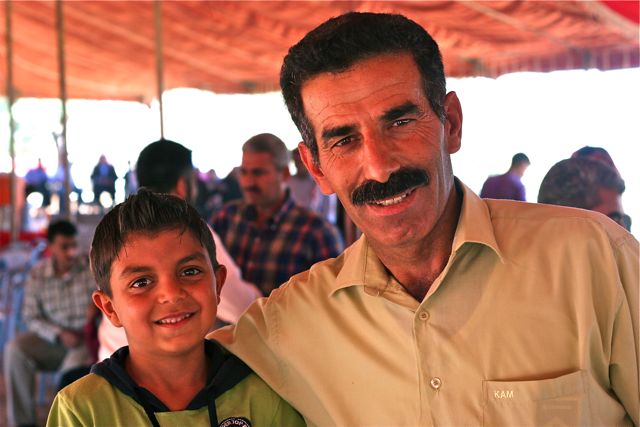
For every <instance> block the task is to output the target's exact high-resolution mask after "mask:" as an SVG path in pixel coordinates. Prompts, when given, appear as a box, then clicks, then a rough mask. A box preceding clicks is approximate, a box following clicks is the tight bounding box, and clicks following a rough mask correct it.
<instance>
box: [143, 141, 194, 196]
mask: <svg viewBox="0 0 640 427" xmlns="http://www.w3.org/2000/svg"><path fill="white" fill-rule="evenodd" d="M192 170H193V163H192V162H191V150H189V149H188V148H186V147H184V146H183V145H180V144H178V143H177V142H173V141H169V140H168V139H161V140H159V141H156V142H152V143H151V144H149V145H147V146H146V147H145V148H144V149H143V150H142V151H141V152H140V155H139V156H138V161H137V163H136V177H137V178H138V184H139V185H140V186H141V187H148V188H150V189H152V190H153V191H157V192H158V193H170V192H171V191H173V190H174V189H175V188H176V185H177V184H178V179H179V178H180V177H182V176H186V175H187V174H190V173H191V172H192Z"/></svg>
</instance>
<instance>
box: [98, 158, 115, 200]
mask: <svg viewBox="0 0 640 427" xmlns="http://www.w3.org/2000/svg"><path fill="white" fill-rule="evenodd" d="M116 179H118V175H117V174H116V170H115V168H114V167H113V165H112V164H111V163H109V162H108V161H107V158H106V157H105V156H104V155H101V156H100V159H99V160H98V164H97V165H95V167H94V168H93V171H92V172H91V184H93V202H94V203H95V204H100V196H101V195H102V193H104V192H107V193H109V195H110V196H111V204H112V205H113V204H115V200H116Z"/></svg>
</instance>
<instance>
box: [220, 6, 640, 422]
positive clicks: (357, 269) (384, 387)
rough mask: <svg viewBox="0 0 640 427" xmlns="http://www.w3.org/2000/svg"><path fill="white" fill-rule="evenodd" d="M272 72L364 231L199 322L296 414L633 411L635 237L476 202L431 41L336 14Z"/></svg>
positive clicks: (574, 416) (518, 415)
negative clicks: (234, 316)
mask: <svg viewBox="0 0 640 427" xmlns="http://www.w3.org/2000/svg"><path fill="white" fill-rule="evenodd" d="M280 82H281V85H282V91H283V95H284V98H285V101H286V103H287V106H288V108H289V111H290V113H291V115H292V118H293V120H294V122H295V123H296V124H297V126H298V129H300V131H301V133H302V135H303V139H304V144H302V145H300V146H299V148H300V152H301V154H302V158H303V159H304V161H305V164H306V165H307V167H308V168H309V171H310V172H311V174H312V175H313V176H314V177H315V179H316V180H317V181H318V183H319V185H320V187H321V188H322V190H323V191H324V192H325V193H331V192H335V193H337V195H338V197H339V199H340V201H341V202H342V204H343V205H344V207H345V209H346V211H347V213H348V214H349V216H350V217H351V219H352V220H353V221H354V222H355V223H356V225H358V227H359V228H360V229H361V230H362V231H363V236H362V238H360V239H359V240H358V241H357V242H356V243H354V244H353V245H352V246H351V247H349V248H347V249H346V250H345V251H344V253H343V254H342V255H341V256H339V257H338V258H336V259H332V260H327V261H325V262H322V263H319V264H316V265H314V266H313V267H312V268H311V269H310V270H309V271H307V272H304V273H302V274H299V275H297V276H294V277H293V278H292V279H291V280H290V281H289V282H288V283H286V284H285V285H283V286H282V287H280V288H279V289H277V290H276V291H274V292H273V293H272V294H271V296H270V298H269V299H267V300H259V301H258V302H257V303H255V304H253V305H252V306H251V307H249V309H248V310H247V311H246V312H245V314H244V315H243V316H242V317H241V318H240V319H239V321H238V323H237V325H236V327H235V328H230V329H225V330H221V331H218V332H217V333H214V334H213V337H214V338H216V339H219V340H220V341H221V342H222V343H224V345H225V346H227V347H228V348H229V349H231V351H233V352H234V353H236V354H237V355H239V356H240V357H241V358H242V359H243V360H244V361H245V362H247V363H248V364H249V366H251V367H252V368H253V369H254V370H255V371H256V372H257V373H258V374H259V375H260V376H261V377H262V378H263V379H264V380H265V381H267V383H269V385H271V387H272V388H274V390H276V391H277V392H279V393H280V394H281V395H282V396H283V397H284V398H285V399H287V400H288V401H289V402H290V403H291V404H292V405H293V406H294V407H295V408H296V409H298V410H299V411H300V412H301V413H302V414H303V416H304V417H305V418H306V420H307V422H308V424H309V425H348V426H374V425H375V426H390V425H393V426H429V425H450V426H462V425H483V424H484V425H517V426H527V425H532V426H533V425H550V424H554V425H559V424H562V425H632V424H633V423H635V424H638V421H640V420H639V419H638V413H639V412H640V405H639V402H638V400H639V395H640V393H639V391H638V316H637V313H638V300H639V295H638V281H639V277H638V256H639V253H638V242H637V241H636V240H635V239H634V238H633V236H631V235H630V234H629V233H627V232H626V231H625V230H623V229H622V228H620V227H618V226H616V225H615V224H613V223H611V222H610V221H608V220H603V218H602V217H601V216H599V215H596V214H594V213H592V212H588V211H580V212H576V210H569V209H566V208H560V207H555V206H545V205H537V204H526V203H520V202H513V201H507V200H493V199H487V200H484V199H480V198H479V197H478V196H476V195H475V194H474V193H473V192H471V191H470V190H469V189H468V188H467V187H466V186H465V185H464V184H462V183H461V182H460V181H459V180H457V179H455V178H454V175H453V172H452V167H451V161H450V155H451V154H452V153H454V152H456V151H457V150H458V149H459V148H460V144H461V133H462V131H461V126H462V112H461V107H460V103H459V101H458V98H457V96H456V94H455V93H453V92H450V93H448V94H447V93H446V90H445V78H444V72H443V66H442V61H441V59H440V53H439V51H438V47H437V45H436V43H435V42H434V41H433V39H432V38H431V37H430V36H429V34H428V33H427V32H426V31H425V30H424V29H423V28H421V27H420V26H419V25H417V24H416V23H415V22H413V21H410V20H408V19H406V18H404V17H402V16H398V15H386V14H370V13H349V14H346V15H342V16H340V17H337V18H333V19H331V20H329V21H327V22H325V23H324V24H322V25H321V26H320V27H318V28H316V29H315V30H313V31H312V32H311V33H309V34H307V35H306V36H305V37H304V38H303V39H302V40H301V41H300V42H299V43H298V44H297V45H295V46H293V47H292V48H291V49H290V50H289V53H288V55H287V56H286V58H285V60H284V65H283V67H282V72H281V78H280Z"/></svg>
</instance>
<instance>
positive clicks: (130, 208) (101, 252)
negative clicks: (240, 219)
mask: <svg viewBox="0 0 640 427" xmlns="http://www.w3.org/2000/svg"><path fill="white" fill-rule="evenodd" d="M173 229H177V230H179V231H180V232H181V233H185V232H187V231H189V232H191V233H192V234H193V236H194V237H195V238H196V239H197V240H198V241H199V242H200V244H202V246H203V247H205V248H206V249H207V253H208V254H209V258H210V259H211V264H212V266H213V267H214V268H216V267H217V266H218V261H217V259H216V244H215V242H214V240H213V236H212V234H211V230H210V229H209V227H208V225H207V223H206V222H205V221H204V220H203V219H202V218H201V217H200V215H199V214H198V212H197V211H196V210H195V209H194V208H193V207H192V206H191V205H189V204H188V203H187V202H186V201H185V200H183V199H181V198H179V197H176V196H172V195H169V194H158V193H153V192H151V191H150V190H148V189H146V188H141V189H140V190H138V193H137V194H134V195H132V196H129V198H128V199H127V200H126V201H125V202H123V203H120V204H119V205H116V206H115V207H114V208H113V209H111V211H109V212H108V213H107V214H106V215H105V216H104V218H102V220H101V221H100V223H99V224H98V226H97V227H96V231H95V234H94V236H93V242H92V243H91V252H90V254H89V258H90V260H91V270H92V272H93V275H94V277H95V280H96V283H97V284H98V289H100V290H101V291H103V292H105V293H106V294H107V295H111V286H110V284H109V280H110V278H111V266H112V264H113V261H114V260H115V259H116V257H117V256H118V253H119V252H120V250H121V249H122V247H123V246H124V244H125V243H126V241H127V237H128V236H129V235H130V234H131V233H145V234H150V235H154V234H156V233H158V232H160V231H164V230H173Z"/></svg>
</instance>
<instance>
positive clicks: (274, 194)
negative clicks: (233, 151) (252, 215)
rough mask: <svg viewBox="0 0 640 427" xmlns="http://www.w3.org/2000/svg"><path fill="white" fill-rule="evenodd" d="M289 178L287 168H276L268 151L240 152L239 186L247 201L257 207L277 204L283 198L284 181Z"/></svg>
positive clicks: (261, 207)
mask: <svg viewBox="0 0 640 427" xmlns="http://www.w3.org/2000/svg"><path fill="white" fill-rule="evenodd" d="M288 178H289V170H288V169H287V168H285V169H283V170H278V169H277V168H276V167H275V166H274V165H273V156H272V155H271V154H270V153H252V152H246V153H243V154H242V163H241V165H240V187H242V193H243V194H244V198H245V200H246V201H247V203H249V204H252V205H255V206H256V208H258V209H270V208H275V207H277V206H279V204H280V203H281V202H282V200H283V198H284V193H285V183H286V181H287V179H288Z"/></svg>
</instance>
